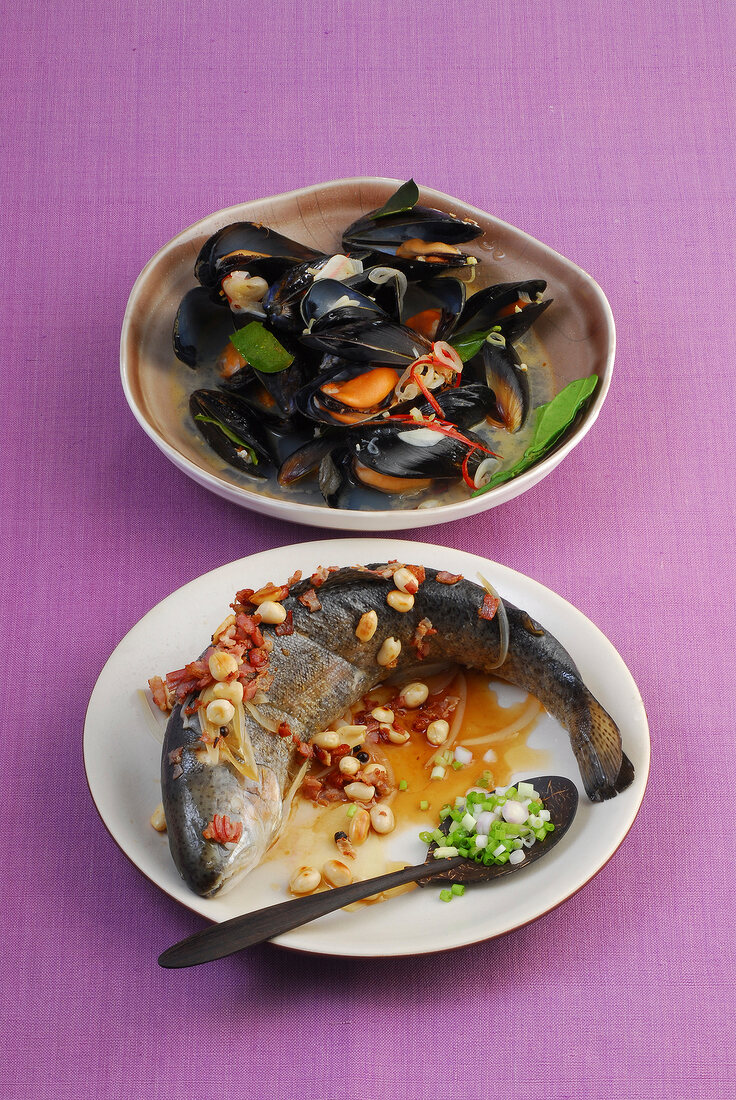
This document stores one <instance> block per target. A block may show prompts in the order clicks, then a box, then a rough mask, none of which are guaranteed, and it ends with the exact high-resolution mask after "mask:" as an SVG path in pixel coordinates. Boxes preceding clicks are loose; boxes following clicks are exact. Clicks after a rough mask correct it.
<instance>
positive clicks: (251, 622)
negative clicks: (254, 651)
mask: <svg viewBox="0 0 736 1100" xmlns="http://www.w3.org/2000/svg"><path fill="white" fill-rule="evenodd" d="M259 622H260V619H259V618H258V616H257V615H246V614H245V612H243V611H241V612H239V613H238V615H237V617H236V619H235V637H236V639H237V641H239V642H242V643H243V645H245V647H246V649H250V648H251V647H252V646H257V647H258V648H260V647H261V646H262V645H263V635H262V634H261V629H260V626H259V625H258V624H259Z"/></svg>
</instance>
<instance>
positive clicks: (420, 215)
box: [342, 205, 483, 267]
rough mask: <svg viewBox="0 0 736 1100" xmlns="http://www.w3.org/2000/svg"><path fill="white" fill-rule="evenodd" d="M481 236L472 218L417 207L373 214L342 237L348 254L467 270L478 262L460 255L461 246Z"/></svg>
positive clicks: (365, 217)
mask: <svg viewBox="0 0 736 1100" xmlns="http://www.w3.org/2000/svg"><path fill="white" fill-rule="evenodd" d="M482 232H483V230H482V229H481V227H480V226H479V225H478V223H477V222H474V221H472V220H471V219H470V218H466V219H463V218H458V217H456V216H455V215H454V214H446V213H444V211H442V210H433V209H432V208H431V207H427V206H419V205H417V206H413V207H412V209H411V210H403V211H401V212H399V213H396V214H387V215H380V214H379V212H378V211H372V212H371V213H370V214H366V215H365V216H364V217H362V218H358V220H357V221H355V222H353V223H352V225H350V226H348V228H347V229H346V230H345V232H344V233H343V237H342V244H343V248H344V249H346V251H349V250H351V249H358V250H366V251H372V252H377V253H380V254H381V255H385V256H392V257H393V260H394V262H398V263H405V264H409V265H421V264H432V265H434V266H436V267H464V266H466V265H468V264H475V263H477V260H476V258H475V257H474V256H468V255H467V254H466V253H464V252H461V251H460V249H459V248H458V247H457V246H458V244H463V243H464V242H466V241H472V240H475V238H476V237H479V236H481V234H482Z"/></svg>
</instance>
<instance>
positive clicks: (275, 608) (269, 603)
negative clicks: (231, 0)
mask: <svg viewBox="0 0 736 1100" xmlns="http://www.w3.org/2000/svg"><path fill="white" fill-rule="evenodd" d="M256 614H258V615H260V617H261V622H262V623H268V624H269V625H274V624H275V625H276V626H278V625H279V624H280V623H283V622H284V621H285V619H286V608H285V607H284V606H283V605H282V604H280V603H276V601H275V600H264V601H263V603H259V605H258V608H257V609H256Z"/></svg>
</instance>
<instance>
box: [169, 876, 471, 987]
mask: <svg viewBox="0 0 736 1100" xmlns="http://www.w3.org/2000/svg"><path fill="white" fill-rule="evenodd" d="M466 862H467V861H466V860H465V859H464V858H463V857H462V856H457V857H456V858H454V859H447V860H443V861H442V868H443V870H444V871H447V870H449V869H450V868H451V867H456V866H458V865H459V864H461V863H466ZM436 874H437V866H436V864H435V865H434V866H433V865H432V864H427V863H420V864H418V865H417V866H416V867H403V868H401V870H399V871H391V872H390V873H389V874H387V875H378V876H377V877H376V878H369V879H365V880H364V881H363V882H352V883H351V884H350V885H349V886H338V887H336V888H335V889H334V890H327V891H324V892H323V893H320V894H310V895H309V897H306V898H294V899H293V900H292V901H283V902H280V903H279V904H278V905H269V906H268V908H266V909H257V910H256V911H255V912H254V913H245V914H244V915H243V916H241V917H233V918H232V919H231V920H226V921H222V923H221V924H213V925H211V926H210V927H209V928H204V929H203V930H202V931H201V932H195V933H194V935H193V936H189V937H188V938H187V939H185V940H181V941H180V942H179V943H176V944H174V946H173V947H170V948H169V949H168V950H167V951H164V953H163V954H162V955H161V956H159V960H158V961H159V965H160V966H164V967H166V968H167V969H175V968H178V967H184V966H197V965H199V963H205V962H212V961H213V960H214V959H223V958H225V956H226V955H232V954H234V953H235V952H236V951H240V950H241V949H242V948H243V947H252V946H253V944H256V943H262V942H263V941H264V940H270V939H272V938H273V937H274V936H280V935H281V933H282V932H288V931H289V930H290V929H292V928H298V927H299V925H301V924H308V923H309V922H310V921H313V920H316V919H317V917H323V916H324V915H325V913H332V912H334V910H335V909H342V907H343V906H344V905H350V904H351V903H352V902H354V901H361V900H362V899H363V898H369V897H370V896H371V894H380V893H381V891H382V890H390V889H391V888H392V887H394V886H403V885H404V884H405V883H407V882H418V881H419V880H420V879H423V878H430V877H431V876H433V875H436Z"/></svg>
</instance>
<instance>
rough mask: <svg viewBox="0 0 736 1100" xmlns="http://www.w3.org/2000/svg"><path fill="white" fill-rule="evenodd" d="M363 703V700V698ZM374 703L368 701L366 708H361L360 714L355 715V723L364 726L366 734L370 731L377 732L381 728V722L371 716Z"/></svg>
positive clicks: (370, 732)
mask: <svg viewBox="0 0 736 1100" xmlns="http://www.w3.org/2000/svg"><path fill="white" fill-rule="evenodd" d="M363 702H364V703H365V700H363ZM375 707H376V704H375V703H371V702H368V704H367V708H368V709H366V710H362V711H361V712H360V714H356V715H355V725H356V726H365V732H366V736H368V735H369V734H372V733H378V731H379V729H380V728H381V723H380V722H379V721H378V720H377V719H376V718H374V717H373V714H372V713H371V711H373V710H375Z"/></svg>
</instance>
